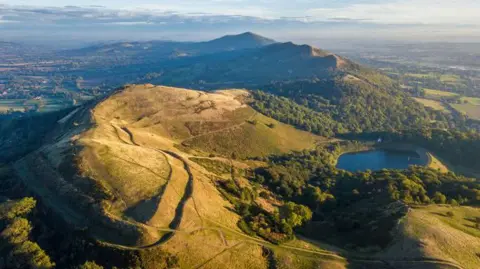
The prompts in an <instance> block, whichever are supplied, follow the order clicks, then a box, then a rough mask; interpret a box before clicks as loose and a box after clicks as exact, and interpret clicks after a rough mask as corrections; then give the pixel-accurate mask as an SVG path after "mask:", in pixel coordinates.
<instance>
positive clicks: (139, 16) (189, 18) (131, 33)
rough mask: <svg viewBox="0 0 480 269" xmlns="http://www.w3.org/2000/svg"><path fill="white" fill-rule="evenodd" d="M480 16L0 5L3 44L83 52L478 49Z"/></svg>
mask: <svg viewBox="0 0 480 269" xmlns="http://www.w3.org/2000/svg"><path fill="white" fill-rule="evenodd" d="M427 11H428V12H427ZM479 13H480V1H476V0H457V1H437V0H416V1H415V0H403V1H400V0H387V1H379V0H338V1H326V0H318V1H313V0H300V1H286V0H279V1H273V0H261V1H254V0H207V1H193V0H181V1H173V0H166V1H153V0H140V1H135V4H132V2H131V1H126V0H118V1H113V0H100V1H93V0H82V1H72V0H66V1H60V0H43V1H32V0H23V1H13V0H0V31H1V32H2V38H1V39H0V40H2V41H20V42H29V43H41V44H54V43H56V44H57V45H58V44H61V45H63V46H75V45H76V46H79V45H83V44H86V43H91V42H105V41H112V40H158V39H170V40H184V41H186V40H191V41H198V40H207V39H212V38H215V37H219V36H221V35H224V34H232V33H239V32H245V31H252V32H256V33H259V34H262V35H265V36H268V37H271V38H275V39H277V40H279V41H286V40H293V41H296V42H305V43H315V42H316V41H320V40H350V41H358V42H360V41H375V42H380V41H388V40H390V41H405V42H413V41H415V42H429V41H439V42H443V41H448V42H480V16H478V14H479Z"/></svg>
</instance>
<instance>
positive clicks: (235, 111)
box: [13, 85, 322, 268]
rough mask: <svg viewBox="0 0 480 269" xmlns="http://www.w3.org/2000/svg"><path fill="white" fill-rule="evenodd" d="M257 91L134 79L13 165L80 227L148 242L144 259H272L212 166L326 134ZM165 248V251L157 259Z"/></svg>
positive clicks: (136, 245)
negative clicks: (289, 120) (296, 120)
mask: <svg viewBox="0 0 480 269" xmlns="http://www.w3.org/2000/svg"><path fill="white" fill-rule="evenodd" d="M245 98H246V92H245V91H243V90H227V91H218V92H214V93H204V92H199V91H193V90H185V89H178V88H168V87H155V86H153V85H132V86H128V87H126V88H125V89H122V90H119V91H117V92H115V93H114V94H112V95H111V96H110V97H108V98H105V99H104V100H100V101H99V102H98V103H96V104H91V105H88V106H84V107H81V108H79V109H77V110H75V111H73V112H72V113H71V114H70V115H69V116H68V117H65V118H63V119H62V120H60V121H58V122H57V123H56V124H55V125H54V127H52V128H51V132H49V133H48V135H46V136H45V142H44V144H43V147H42V148H40V149H39V150H37V151H34V152H32V153H30V154H29V155H27V156H26V157H25V158H22V159H21V160H19V161H17V162H16V163H15V164H14V165H13V168H14V171H15V173H16V174H17V175H18V177H19V180H21V182H22V184H25V186H27V188H28V190H29V191H31V192H32V193H34V194H35V195H37V196H38V197H39V199H40V200H41V201H42V204H44V205H45V207H46V208H48V209H49V210H51V211H52V212H54V213H55V215H56V216H58V217H60V218H61V219H62V220H63V221H65V222H66V223H68V227H71V228H72V229H81V230H82V231H85V233H86V234H87V235H88V237H89V238H93V239H94V240H96V241H97V242H98V243H99V244H101V245H102V246H104V247H106V248H108V249H117V250H125V251H134V252H138V251H146V252H147V251H148V252H149V253H150V255H149V256H143V254H141V255H140V258H139V260H138V261H139V262H141V263H148V262H149V264H150V265H149V266H147V267H145V268H163V266H165V263H166V260H165V259H166V257H171V256H170V255H173V256H174V257H176V259H177V260H176V264H178V266H180V267H181V268H192V267H203V268H219V267H224V266H227V267H230V266H233V267H235V268H266V267H267V266H268V263H269V261H268V259H267V257H266V256H265V255H264V252H263V247H264V246H266V245H268V246H271V245H272V244H271V243H270V242H268V241H265V240H264V239H262V238H259V237H257V236H252V235H248V234H245V233H243V232H242V230H241V229H240V228H239V227H238V226H237V223H238V221H239V219H240V216H239V215H238V212H237V209H236V208H235V206H234V205H233V204H231V201H230V200H229V199H227V198H226V197H225V196H224V194H222V192H221V191H220V190H219V187H218V184H220V183H219V182H218V180H225V179H219V178H218V177H216V176H212V175H213V174H212V172H211V171H214V172H216V170H212V169H208V167H205V165H206V164H207V166H208V165H211V163H213V164H215V161H214V160H222V162H224V164H225V162H227V163H229V162H231V161H229V159H230V158H231V157H232V156H231V153H232V152H231V151H232V150H233V151H234V152H236V155H237V156H235V157H238V160H237V161H233V162H232V163H234V166H235V167H238V168H239V169H244V168H245V169H246V168H248V167H249V163H251V162H252V161H250V162H249V163H243V162H242V161H241V160H240V159H241V158H244V157H252V156H264V155H269V154H273V153H282V152H287V151H290V150H292V149H295V150H302V149H306V148H312V147H314V146H315V143H317V142H318V141H320V140H322V139H321V137H318V136H315V135H313V134H310V133H307V132H303V131H299V130H297V129H295V128H293V127H291V126H288V125H285V124H282V123H279V122H277V121H275V120H273V119H270V118H268V117H266V116H263V115H261V114H259V113H258V112H255V111H254V110H253V109H252V108H250V107H249V106H248V105H246V103H245ZM225 134H229V136H225ZM225 138H227V139H225ZM204 139H205V140H204ZM188 143H190V145H189V146H188V148H187V146H185V144H188ZM182 144H184V145H183V146H181V145H182ZM214 149H215V150H214ZM211 154H214V155H216V156H217V157H214V158H213V157H208V156H210V155H211ZM219 155H224V157H223V158H222V157H220V156H219ZM225 157H226V158H225ZM195 158H200V160H206V159H208V160H210V162H205V161H203V162H200V163H201V164H203V166H202V165H199V164H198V163H196V162H194V161H192V160H195ZM206 168H207V169H206ZM220 172H222V171H220ZM220 172H219V173H220ZM223 172H226V171H223ZM225 174H226V175H227V177H228V175H229V174H228V173H225ZM239 180H240V179H239ZM242 182H243V183H242V186H243V187H242V188H248V189H249V190H251V191H253V190H257V189H256V188H254V187H253V186H250V185H249V183H248V180H246V179H242ZM257 191H258V192H260V190H257ZM255 195H256V196H258V195H259V194H258V193H257V194H255ZM235 199H237V198H235ZM272 199H273V198H272ZM258 201H259V203H263V204H264V206H265V207H266V208H268V209H269V210H274V209H275V208H276V206H273V205H272V204H270V202H269V201H270V199H266V198H262V200H260V198H259V200H258ZM252 240H253V241H252ZM252 242H253V243H252ZM160 247H161V251H160ZM157 249H158V250H157ZM238 251H240V252H241V253H248V255H247V256H244V255H242V257H245V258H240V257H238V255H237V253H238ZM298 251H299V252H304V251H305V250H303V249H299V250H298ZM155 253H157V254H158V255H159V257H160V258H158V259H159V260H156V261H152V260H150V258H148V257H151V255H156V254H155ZM89 255H91V254H89ZM92 257H93V256H92ZM95 260H96V261H99V263H100V264H106V261H104V260H103V259H102V258H99V257H97V256H95ZM156 266H158V267H156Z"/></svg>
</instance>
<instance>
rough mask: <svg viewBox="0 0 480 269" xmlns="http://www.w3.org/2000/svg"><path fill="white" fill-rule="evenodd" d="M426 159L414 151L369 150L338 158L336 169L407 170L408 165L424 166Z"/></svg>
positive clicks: (354, 170) (352, 170)
mask: <svg viewBox="0 0 480 269" xmlns="http://www.w3.org/2000/svg"><path fill="white" fill-rule="evenodd" d="M425 159H426V158H420V156H419V155H418V154H417V153H416V152H414V151H394V150H380V149H379V150H370V151H361V152H353V153H346V154H343V155H341V156H340V158H339V159H338V162H337V168H338V169H343V170H347V171H351V172H356V171H365V170H372V171H376V170H382V169H384V168H386V169H407V168H408V167H409V166H410V165H426V164H427V161H426V160H425Z"/></svg>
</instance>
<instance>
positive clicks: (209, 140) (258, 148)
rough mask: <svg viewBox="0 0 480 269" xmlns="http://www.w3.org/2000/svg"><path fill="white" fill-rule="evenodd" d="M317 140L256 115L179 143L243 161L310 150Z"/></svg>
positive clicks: (316, 137) (287, 126)
mask: <svg viewBox="0 0 480 269" xmlns="http://www.w3.org/2000/svg"><path fill="white" fill-rule="evenodd" d="M272 124H273V125H272ZM270 126H271V127H270ZM321 140H323V138H321V137H318V136H315V135H313V134H311V133H308V132H304V131H300V130H297V129H295V128H293V127H292V126H289V125H286V124H283V123H280V122H278V121H276V120H273V119H271V118H268V117H266V116H264V115H261V114H256V115H255V116H254V117H253V118H251V119H250V120H247V121H246V122H244V123H242V124H239V125H237V126H234V127H232V128H228V129H224V130H221V131H219V132H212V133H206V134H204V135H200V136H197V137H194V138H190V139H187V140H185V141H183V142H182V144H183V145H185V146H187V147H190V148H194V149H198V150H201V151H204V152H213V153H215V154H219V155H223V156H226V157H230V156H231V155H232V154H233V153H235V155H236V156H237V157H238V158H246V157H253V156H266V155H269V154H273V153H277V154H278V153H282V152H288V151H290V150H302V149H306V148H313V147H314V146H315V144H316V142H317V141H321Z"/></svg>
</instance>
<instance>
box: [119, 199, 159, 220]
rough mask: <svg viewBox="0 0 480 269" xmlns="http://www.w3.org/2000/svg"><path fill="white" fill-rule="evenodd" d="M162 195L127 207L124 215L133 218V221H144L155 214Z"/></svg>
mask: <svg viewBox="0 0 480 269" xmlns="http://www.w3.org/2000/svg"><path fill="white" fill-rule="evenodd" d="M161 198H162V195H157V196H155V197H152V198H150V199H148V200H143V201H141V202H139V203H137V204H136V205H134V206H132V207H130V208H128V209H127V210H126V211H125V215H126V216H128V217H131V218H133V219H134V220H135V221H138V222H142V223H146V222H147V221H149V220H150V219H152V217H153V216H154V215H155V213H156V212H157V210H158V206H159V204H160V200H161Z"/></svg>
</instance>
